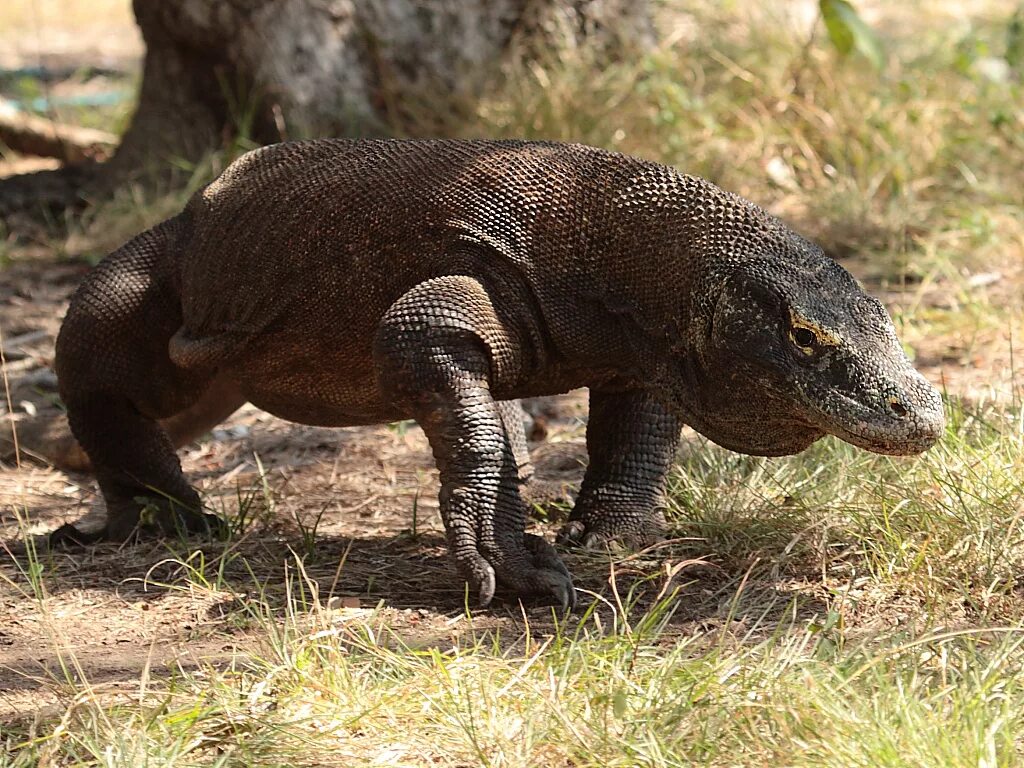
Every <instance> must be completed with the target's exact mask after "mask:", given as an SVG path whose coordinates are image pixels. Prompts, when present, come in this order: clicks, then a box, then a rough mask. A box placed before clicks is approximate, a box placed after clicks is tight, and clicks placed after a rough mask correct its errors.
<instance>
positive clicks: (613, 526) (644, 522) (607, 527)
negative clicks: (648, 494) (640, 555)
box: [558, 513, 665, 552]
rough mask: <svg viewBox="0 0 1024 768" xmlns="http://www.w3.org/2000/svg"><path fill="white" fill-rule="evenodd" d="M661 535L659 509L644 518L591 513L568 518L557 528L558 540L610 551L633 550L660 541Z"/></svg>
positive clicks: (572, 544) (563, 542)
mask: <svg viewBox="0 0 1024 768" xmlns="http://www.w3.org/2000/svg"><path fill="white" fill-rule="evenodd" d="M595 518H596V519H595ZM664 535H665V519H664V517H663V516H662V515H661V514H660V513H659V514H657V515H655V516H650V515H647V516H645V517H643V518H637V517H633V516H630V517H615V518H613V519H608V517H607V516H605V517H603V518H602V517H600V516H594V517H590V518H589V519H588V518H583V519H578V520H570V521H569V522H568V523H566V524H565V526H564V527H563V528H562V530H561V531H559V533H558V543H559V544H561V545H562V546H564V547H582V548H583V549H597V550H608V551H612V552H615V551H636V550H639V549H643V548H644V547H649V546H650V545H651V544H654V543H656V542H658V541H660V540H661V539H662V538H663V537H664Z"/></svg>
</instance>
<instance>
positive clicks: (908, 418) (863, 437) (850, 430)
mask: <svg viewBox="0 0 1024 768" xmlns="http://www.w3.org/2000/svg"><path fill="white" fill-rule="evenodd" d="M830 394H831V400H832V402H833V403H834V406H835V407H834V408H833V409H831V412H824V411H819V414H820V418H819V419H818V420H817V421H818V424H819V426H820V427H821V428H822V429H824V430H826V431H827V432H829V433H830V434H832V435H835V436H836V437H838V438H839V439H840V440H843V441H845V442H847V443H850V444H851V445H856V446H857V447H858V448H864V449H865V450H868V451H871V452H873V453H883V454H888V455H890V456H910V455H913V454H917V453H922V452H923V451H926V450H928V449H929V448H931V447H932V446H933V445H934V444H935V443H936V441H937V440H938V439H939V438H940V437H941V436H942V433H943V431H944V430H945V427H946V424H945V417H944V416H943V414H942V404H941V401H939V398H938V394H937V393H934V392H932V393H930V394H931V395H932V397H929V400H934V402H928V403H926V404H924V405H923V406H918V407H915V406H914V405H911V404H909V403H907V402H905V398H901V399H899V400H896V399H892V400H889V401H887V402H886V403H884V407H881V406H880V407H875V408H873V407H870V406H867V405H865V404H863V403H861V402H859V401H858V400H855V399H854V398H852V397H850V396H849V395H845V394H843V393H841V392H835V391H833V392H832V393H830Z"/></svg>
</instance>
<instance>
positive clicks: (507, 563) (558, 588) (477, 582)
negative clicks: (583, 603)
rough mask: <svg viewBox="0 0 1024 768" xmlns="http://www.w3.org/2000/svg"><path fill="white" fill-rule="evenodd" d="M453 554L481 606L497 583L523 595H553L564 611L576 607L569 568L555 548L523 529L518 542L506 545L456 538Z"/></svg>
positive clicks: (483, 605) (486, 602) (487, 601)
mask: <svg viewBox="0 0 1024 768" xmlns="http://www.w3.org/2000/svg"><path fill="white" fill-rule="evenodd" d="M460 544H461V545H460ZM467 544H468V546H467ZM452 555H453V557H454V558H455V564H456V567H457V568H458V570H459V572H460V573H461V574H462V575H463V577H464V578H465V579H466V581H467V582H469V584H470V586H471V587H472V588H474V589H475V590H476V591H477V593H478V595H479V600H480V605H481V606H482V607H486V606H488V605H489V604H490V602H491V600H492V599H493V598H494V590H495V587H496V584H498V583H500V584H502V585H503V586H505V587H508V588H509V589H511V590H513V591H515V592H516V593H517V594H518V595H520V596H523V597H526V596H544V597H552V598H554V599H555V600H556V601H557V602H558V604H559V606H561V609H562V612H563V613H567V612H569V611H571V610H572V609H573V608H575V607H576V589H575V588H574V587H573V584H572V576H571V575H570V574H569V569H568V568H566V567H565V563H563V562H562V559H561V558H560V557H559V556H558V553H557V552H556V551H555V548H554V547H553V546H552V545H551V544H549V543H548V542H547V541H545V540H544V539H543V538H541V537H540V536H534V535H533V534H529V533H526V534H523V538H522V541H521V543H520V542H515V541H514V540H513V541H510V542H508V543H507V544H506V546H505V547H500V546H499V545H498V544H497V543H496V542H490V543H487V544H482V543H479V542H477V541H476V540H475V538H474V540H472V541H470V542H467V543H461V542H456V543H455V546H453V547H452Z"/></svg>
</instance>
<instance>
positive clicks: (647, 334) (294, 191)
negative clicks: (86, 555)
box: [56, 140, 943, 606]
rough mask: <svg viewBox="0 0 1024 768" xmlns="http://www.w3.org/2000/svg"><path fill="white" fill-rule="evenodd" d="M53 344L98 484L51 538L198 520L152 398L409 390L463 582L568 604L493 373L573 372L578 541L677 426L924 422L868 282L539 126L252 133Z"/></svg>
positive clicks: (729, 435) (514, 425)
mask: <svg viewBox="0 0 1024 768" xmlns="http://www.w3.org/2000/svg"><path fill="white" fill-rule="evenodd" d="M56 369H57V374H58V378H59V383H60V393H61V397H62V398H63V400H64V403H65V404H66V406H67V412H68V418H69V420H70V424H71V428H72V431H73V433H74V435H75V436H76V438H77V439H78V441H79V442H80V443H81V446H82V447H83V448H84V449H85V451H86V453H87V454H88V455H89V457H90V458H91V460H92V463H93V465H94V467H95V470H96V475H97V478H98V482H99V485H100V489H101V490H102V492H103V496H104V498H105V500H106V508H107V520H106V525H105V528H104V529H103V530H102V531H100V532H99V533H98V534H95V535H93V536H92V537H86V536H84V535H82V534H80V533H78V532H77V531H76V529H75V528H73V527H71V526H65V527H64V528H62V529H60V530H59V531H58V532H57V538H58V539H59V538H61V537H66V538H70V539H73V540H74V539H77V540H78V541H79V542H80V543H81V542H82V541H83V540H86V539H88V540H93V539H95V538H110V539H118V540H120V539H124V538H126V537H128V536H129V535H131V534H132V532H133V531H135V530H137V529H138V528H139V527H140V519H141V518H142V516H141V515H140V512H141V509H142V508H143V506H144V505H146V504H149V505H155V507H154V506H151V507H150V508H151V509H153V508H155V509H156V510H157V513H156V515H155V523H153V522H151V523H150V524H149V528H150V530H151V531H156V532H159V531H160V530H162V531H165V532H166V531H172V530H175V529H177V530H181V529H185V530H197V529H204V528H206V527H207V526H208V525H210V524H211V518H210V516H207V515H205V514H204V513H203V512H202V511H201V504H200V499H199V496H198V495H197V493H196V491H195V490H193V488H192V487H191V486H190V485H189V484H188V482H187V481H186V480H185V478H184V477H183V475H182V472H181V466H180V464H179V462H178V459H177V457H176V455H175V451H174V445H173V443H172V441H171V439H170V438H169V437H168V431H167V430H165V429H164V427H163V426H162V425H161V421H160V420H165V421H164V424H166V423H168V421H166V420H168V419H169V420H170V422H171V423H173V422H174V421H175V420H178V421H179V422H188V421H189V420H190V418H191V415H195V414H198V416H196V418H192V419H191V420H192V421H196V420H198V421H203V422H204V424H202V425H200V426H199V429H208V428H209V427H211V426H213V425H214V424H215V423H217V422H218V421H220V420H222V419H223V418H225V417H226V416H228V415H229V414H230V413H231V412H232V411H234V410H235V409H236V408H238V407H239V406H240V405H242V404H243V403H244V402H246V401H251V402H252V403H254V404H255V405H257V406H259V407H260V408H263V409H265V410H267V411H270V412H271V413H273V414H276V415H278V416H280V417H282V418H285V419H289V420H292V421H297V422H301V423H304V424H316V425H326V426H350V425H358V424H372V423H378V422H386V421H392V420H397V419H404V418H409V417H412V418H415V419H416V420H417V421H418V422H419V423H420V425H421V426H422V428H423V430H424V432H425V433H426V436H427V438H428V439H429V441H430V445H431V448H432V449H433V452H434V456H435V459H436V461H437V465H438V468H439V469H440V476H441V490H440V510H441V517H442V518H443V520H444V524H445V527H446V529H447V538H448V544H449V547H450V550H451V555H452V557H453V559H454V563H455V565H456V567H457V569H458V572H459V573H460V574H461V576H462V577H463V578H465V579H466V581H468V582H469V584H470V585H471V587H472V588H474V589H475V590H476V591H477V593H478V595H479V598H480V602H481V603H482V604H485V605H486V604H487V603H488V602H489V601H490V599H491V597H492V595H493V593H494V589H495V582H496V581H497V582H498V583H501V584H503V585H505V586H506V587H508V588H510V589H511V590H513V591H514V592H515V593H517V594H519V595H537V594H540V595H548V596H552V597H554V598H555V599H557V600H558V601H559V602H561V603H562V604H563V606H565V605H571V604H573V603H574V590H573V587H572V580H571V578H570V575H569V572H568V570H567V569H566V568H565V566H564V565H563V563H562V561H561V559H560V558H559V556H558V555H557V554H556V552H555V549H554V547H552V545H551V544H549V543H548V542H546V541H545V540H544V539H542V538H541V537H538V536H533V535H530V534H527V533H525V531H524V528H525V521H526V509H525V505H524V503H523V502H522V500H521V498H520V482H521V478H522V477H523V476H524V474H525V472H524V470H525V469H526V465H527V463H528V461H529V456H528V454H527V452H526V442H525V439H524V437H523V431H522V429H523V427H522V421H521V419H520V413H521V412H520V411H519V406H518V403H517V402H515V401H516V399H517V398H522V397H530V396H534V395H546V394H552V393H559V392H565V391H567V390H569V389H572V388H574V387H581V386H587V387H589V388H590V420H589V425H588V427H587V450H588V451H589V454H590V464H589V467H588V469H587V471H586V476H585V478H584V480H583V485H582V488H581V490H580V493H579V497H578V499H577V501H576V504H575V508H574V510H573V512H572V514H571V516H570V519H569V522H568V524H567V526H566V527H565V529H564V530H563V532H562V534H561V540H562V541H563V542H566V543H580V544H584V545H594V544H598V543H600V542H606V541H609V540H620V541H623V542H626V543H630V544H634V545H635V544H638V543H644V542H647V541H650V540H651V539H652V538H654V537H656V536H657V535H658V534H659V532H661V530H662V528H663V525H664V519H663V517H662V513H661V511H660V509H659V505H660V502H661V497H662V493H663V489H664V484H665V475H666V472H667V470H668V469H669V465H670V463H671V461H672V458H673V453H674V451H675V448H676V444H677V441H678V438H679V433H680V429H681V427H682V425H684V424H689V425H690V426H691V427H693V428H694V429H696V430H697V431H699V432H701V433H702V434H704V435H706V436H707V437H709V438H710V439H711V440H713V441H715V442H716V443H719V444H720V445H722V446H725V447H726V448H730V449H732V450H735V451H741V452H743V453H750V454H758V455H765V456H773V455H782V454H791V453H795V452H798V451H801V450H803V449H804V448H806V447H807V446H808V445H810V444H811V443H813V442H814V441H815V440H817V439H819V438H820V437H822V436H823V435H825V434H832V435H836V436H838V437H839V438H841V439H843V440H846V441H848V442H850V443H853V444H855V445H858V446H861V447H863V448H866V449H868V450H871V451H877V452H880V453H891V454H909V453H916V452H919V451H922V450H924V449H926V448H928V447H929V446H930V445H931V444H932V443H933V442H934V441H935V440H936V439H937V438H938V436H939V435H940V433H941V432H942V430H943V412H942V405H941V401H940V399H939V396H938V395H937V393H936V391H935V390H934V389H933V388H932V387H931V386H930V385H929V384H928V383H927V382H926V381H925V379H924V378H923V377H922V376H921V375H920V374H919V373H917V372H916V371H915V370H914V369H913V368H912V367H911V365H910V364H909V362H908V360H907V358H906V356H905V355H904V353H903V350H902V349H901V347H900V344H899V342H898V341H897V339H896V334H895V330H894V328H893V325H892V322H891V321H890V319H889V317H888V315H887V314H886V312H885V310H884V309H883V307H882V305H881V304H880V303H879V302H878V301H877V300H876V299H874V298H871V297H869V296H868V295H866V294H865V293H864V292H863V291H862V290H861V288H860V287H859V286H858V284H857V283H856V282H855V281H854V279H853V278H852V277H851V276H850V275H849V274H848V273H847V272H846V271H845V270H844V269H843V268H841V267H840V266H838V265H837V264H836V263H835V262H834V261H832V260H831V259H829V258H828V257H826V256H825V255H824V254H823V253H822V251H821V249H820V248H818V247H817V246H815V245H813V244H812V243H810V242H808V241H807V240H805V239H803V238H802V237H800V236H799V235H796V234H794V233H793V232H791V231H790V230H789V229H787V228H786V227H785V226H784V225H783V224H782V223H781V222H779V221H778V220H776V219H775V218H772V217H771V216H769V215H768V214H766V213H765V212H764V211H762V210H761V209H759V208H757V207H756V206H754V205H753V204H752V203H749V202H747V201H746V200H744V199H742V198H740V197H738V196H736V195H733V194H730V193H728V192H723V191H722V190H720V189H719V188H717V187H715V186H714V185H713V184H711V183H709V182H707V181H704V180H702V179H699V178H695V177H692V176H685V175H683V174H681V173H679V172H677V171H676V170H673V169H672V168H668V167H665V166H662V165H656V164H654V163H650V162H645V161H643V160H639V159H635V158H631V157H626V156H623V155H619V154H614V153H610V152H606V151H603V150H600V149H594V148H592V147H587V146H580V145H571V144H558V143H538V142H524V141H387V140H382V141H344V140H317V141H304V142H296V143H286V144H278V145H275V146H269V147H265V148H262V149H258V150H255V151H253V152H250V153H248V154H246V155H244V156H242V157H241V158H239V159H238V160H237V161H235V162H234V163H233V164H232V165H231V166H229V167H228V168H227V170H225V171H224V173H223V174H222V175H221V176H220V177H219V178H218V179H217V180H215V181H214V182H213V183H212V184H210V185H209V186H208V187H206V188H205V189H203V190H202V191H200V192H199V193H197V194H196V195H195V197H193V198H192V200H191V201H190V202H189V203H188V206H187V207H186V208H185V210H184V212H183V213H181V214H180V215H178V216H175V217H174V218H171V219H169V220H167V221H165V222H163V223H162V224H159V225H157V226H155V227H154V228H152V229H150V230H148V231H146V232H143V233H142V234H140V235H138V236H137V237H135V238H134V239H133V240H131V241H129V242H128V243H127V244H126V245H124V246H123V247H121V248H120V249H118V250H117V251H115V252H114V253H113V254H111V255H110V256H108V257H107V258H106V259H104V261H103V262H102V263H100V265H99V266H98V267H97V268H96V269H95V270H94V271H93V272H92V273H91V274H90V276H89V277H88V278H87V279H86V281H85V283H84V284H83V285H82V286H81V287H80V288H79V290H78V292H77V293H76V294H75V296H74V298H73V299H72V302H71V306H70V309H69V310H68V314H67V317H66V319H65V321H64V324H63V327H62V328H61V332H60V336H59V338H58V340H57V353H56ZM178 431H179V432H181V431H182V430H178ZM171 432H172V433H174V430H171ZM184 432H186V433H188V434H189V435H192V434H195V432H196V425H195V424H193V425H192V428H190V429H186V430H184ZM147 499H148V500H147ZM213 519H214V520H215V518H213ZM143 527H145V526H143Z"/></svg>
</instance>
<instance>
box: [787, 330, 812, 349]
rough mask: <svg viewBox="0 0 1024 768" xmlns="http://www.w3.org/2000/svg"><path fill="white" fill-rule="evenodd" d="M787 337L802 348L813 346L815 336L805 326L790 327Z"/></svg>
mask: <svg viewBox="0 0 1024 768" xmlns="http://www.w3.org/2000/svg"><path fill="white" fill-rule="evenodd" d="M789 338H790V339H792V341H793V343H794V344H796V345H797V346H798V347H800V348H801V349H804V350H808V349H811V348H813V347H814V344H815V342H816V341H817V340H818V339H817V337H816V336H815V335H814V334H813V333H812V332H811V331H810V330H809V329H807V328H791V329H790V331H789Z"/></svg>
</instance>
